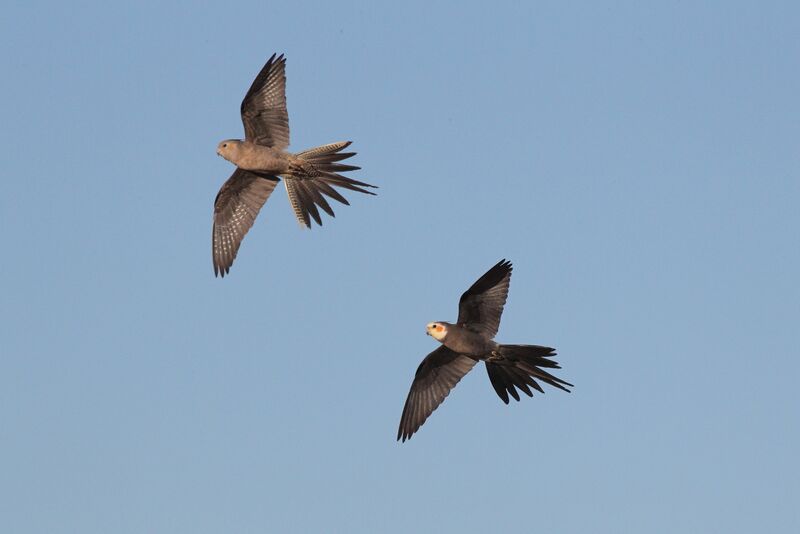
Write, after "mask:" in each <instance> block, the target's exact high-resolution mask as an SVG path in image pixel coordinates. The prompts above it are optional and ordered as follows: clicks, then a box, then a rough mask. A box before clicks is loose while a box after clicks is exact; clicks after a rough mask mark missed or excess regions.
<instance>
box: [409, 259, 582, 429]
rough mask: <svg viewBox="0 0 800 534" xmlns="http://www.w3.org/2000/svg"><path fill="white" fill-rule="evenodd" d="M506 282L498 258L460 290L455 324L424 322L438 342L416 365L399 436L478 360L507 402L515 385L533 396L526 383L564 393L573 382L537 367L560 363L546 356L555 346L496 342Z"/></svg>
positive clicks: (507, 268) (507, 270) (505, 265)
mask: <svg viewBox="0 0 800 534" xmlns="http://www.w3.org/2000/svg"><path fill="white" fill-rule="evenodd" d="M510 281H511V262H508V261H506V260H501V261H500V262H499V263H498V264H497V265H495V266H494V267H492V268H491V269H489V271H487V272H486V274H484V275H483V276H481V277H480V278H479V279H478V281H477V282H475V283H474V284H472V287H470V288H469V289H468V290H467V291H466V292H465V293H464V294H463V295H461V300H460V301H459V303H458V320H457V321H456V323H455V324H451V323H447V322H444V321H436V322H433V323H428V325H427V326H426V330H427V333H428V335H430V336H433V338H434V339H436V340H437V341H439V342H440V343H441V344H442V346H441V347H439V348H438V349H436V350H435V351H433V352H431V353H430V354H428V355H427V356H426V357H425V359H424V360H422V363H421V364H420V366H419V368H418V369H417V373H416V375H415V376H414V382H413V383H412V384H411V391H409V393H408V398H407V399H406V404H405V406H404V407H403V415H402V416H401V417H400V428H399V429H398V430H397V439H398V440H403V441H405V440H407V439H409V438H410V437H411V436H412V435H413V434H414V433H415V432H416V431H417V430H419V427H421V426H422V424H423V423H424V422H425V420H426V419H428V417H429V416H430V415H431V413H433V411H434V410H435V409H436V408H438V407H439V405H440V404H441V403H442V402H443V401H444V399H445V397H447V395H448V394H449V393H450V390H451V389H453V388H454V387H455V386H456V384H458V382H459V381H460V380H461V378H462V377H463V376H464V375H466V374H467V373H468V372H469V371H470V370H471V369H472V368H473V367H474V366H475V364H476V363H478V362H479V361H484V362H485V363H486V371H487V372H488V373H489V380H490V381H491V383H492V386H493V387H494V390H495V391H496V392H497V394H498V395H499V396H500V398H501V399H502V400H503V402H505V403H506V404H508V395H509V394H511V396H512V397H514V399H515V400H517V401H519V393H517V390H516V388H519V389H520V390H521V391H523V392H524V393H525V394H526V395H528V396H529V397H532V396H533V393H532V392H531V390H530V388H534V389H536V390H538V391H540V392H541V393H544V390H543V389H542V387H541V386H540V385H539V384H538V383H537V382H536V380H540V381H542V382H545V383H547V384H550V385H551V386H554V387H557V388H559V389H563V390H564V391H567V392H569V390H568V389H567V388H566V387H565V386H569V387H573V386H572V384H570V383H569V382H565V381H563V380H561V379H560V378H556V377H555V376H553V375H551V374H550V373H548V372H547V371H544V370H542V369H541V368H543V367H544V368H548V369H560V368H561V367H560V366H559V365H558V364H557V363H556V362H554V361H553V360H551V359H550V358H552V357H553V356H555V355H556V353H555V349H552V348H550V347H541V346H539V345H500V344H498V343H497V342H495V341H494V336H495V334H497V329H498V328H499V326H500V315H501V314H502V313H503V306H504V305H505V303H506V298H507V297H508V286H509V282H510ZM529 386H530V387H529Z"/></svg>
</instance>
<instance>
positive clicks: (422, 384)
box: [397, 345, 477, 441]
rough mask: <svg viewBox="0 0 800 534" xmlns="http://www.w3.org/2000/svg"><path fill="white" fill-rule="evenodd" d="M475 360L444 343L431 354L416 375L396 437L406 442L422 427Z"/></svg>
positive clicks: (472, 365)
mask: <svg viewBox="0 0 800 534" xmlns="http://www.w3.org/2000/svg"><path fill="white" fill-rule="evenodd" d="M476 363H477V362H476V360H473V359H472V358H468V357H467V356H464V355H463V354H458V353H457V352H453V351H452V350H450V349H448V348H447V347H445V346H444V345H442V346H441V347H439V348H438V349H436V350H435V351H433V352H431V353H430V354H428V355H427V356H426V357H425V359H424V360H422V363H421V364H420V365H419V368H418V369H417V374H416V375H414V382H413V383H412V384H411V391H409V392H408V398H407V399H406V404H405V406H404V407H403V415H402V416H401V417H400V428H398V429H397V439H398V440H401V439H402V440H403V441H405V440H407V439H409V438H410V437H411V436H412V435H413V434H414V432H416V431H417V430H419V427H421V426H422V424H423V423H424V422H425V420H426V419H428V417H429V416H430V415H431V414H432V413H433V411H434V410H435V409H436V408H438V407H439V405H440V404H441V403H442V402H443V401H444V399H445V397H447V395H448V394H449V393H450V390H451V389H453V388H454V387H455V385H456V384H458V382H459V380H461V378H462V377H463V376H464V375H465V374H467V373H468V372H469V371H470V370H471V369H472V368H473V367H474V366H475V364H476Z"/></svg>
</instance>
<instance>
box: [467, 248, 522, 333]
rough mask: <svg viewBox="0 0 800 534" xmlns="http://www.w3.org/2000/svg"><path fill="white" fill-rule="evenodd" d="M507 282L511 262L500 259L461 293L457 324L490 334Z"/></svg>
mask: <svg viewBox="0 0 800 534" xmlns="http://www.w3.org/2000/svg"><path fill="white" fill-rule="evenodd" d="M510 282H511V262H510V261H506V260H500V261H499V262H498V263H497V265H495V266H494V267H492V268H491V269H489V270H488V271H487V272H486V274H484V275H483V276H481V277H480V278H479V279H478V281H477V282H475V283H474V284H472V287H470V288H469V289H467V290H466V291H465V292H464V294H463V295H461V300H460V301H459V302H458V324H460V325H462V326H464V327H466V328H469V329H470V330H473V331H475V332H478V333H479V334H483V335H485V336H486V337H488V338H489V339H491V338H493V337H494V336H495V334H497V329H498V328H499V327H500V316H501V315H502V314H503V306H505V304H506V298H507V297H508V285H509V283H510Z"/></svg>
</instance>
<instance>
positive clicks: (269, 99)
mask: <svg viewBox="0 0 800 534" xmlns="http://www.w3.org/2000/svg"><path fill="white" fill-rule="evenodd" d="M241 112H242V123H244V138H245V140H247V141H252V142H253V143H256V144H259V145H264V146H269V147H273V148H277V149H280V150H284V149H285V148H286V147H288V146H289V114H288V113H287V112H286V58H284V57H283V54H281V55H280V56H278V57H275V54H272V57H271V58H269V60H268V61H267V63H266V65H264V68H262V69H261V72H259V73H258V76H256V79H255V80H253V85H251V86H250V90H249V91H247V94H246V95H245V97H244V100H242V107H241Z"/></svg>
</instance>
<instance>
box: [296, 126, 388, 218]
mask: <svg viewBox="0 0 800 534" xmlns="http://www.w3.org/2000/svg"><path fill="white" fill-rule="evenodd" d="M348 146H350V141H340V142H338V143H330V144H328V145H322V146H318V147H316V148H311V149H308V150H304V151H303V152H298V153H297V154H295V157H297V158H298V159H300V160H302V163H301V164H300V166H299V168H298V169H297V173H296V174H295V175H293V176H284V183H285V184H286V193H287V194H288V195H289V201H290V202H291V203H292V209H293V210H294V214H295V216H296V217H297V220H298V222H299V223H300V224H301V225H305V226H307V227H309V228H311V219H312V218H313V219H314V221H316V223H317V224H319V225H320V226H321V225H322V218H321V217H320V214H319V209H317V208H321V209H322V210H323V211H324V212H325V213H327V214H328V215H330V216H331V217H335V215H334V213H333V209H332V208H331V206H330V204H328V201H327V200H326V198H325V197H328V198H332V199H333V200H336V201H337V202H341V203H342V204H345V205H349V204H350V203H349V202H348V201H347V199H345V198H344V197H343V196H342V195H341V194H340V193H339V192H338V191H336V190H335V189H334V187H341V188H344V189H349V190H350V191H358V192H359V193H365V194H367V195H374V194H375V193H372V192H371V191H367V190H366V189H364V188H365V187H376V186H374V185H370V184H367V183H364V182H359V181H358V180H353V179H352V178H347V177H346V176H342V175H341V174H339V173H341V172H347V171H356V170H358V169H360V167H356V166H355V165H345V164H344V163H339V162H340V161H342V160H345V159H347V158H350V157H352V156H354V155H355V154H356V153H355V152H342V150H344V149H345V148H347V147H348Z"/></svg>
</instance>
